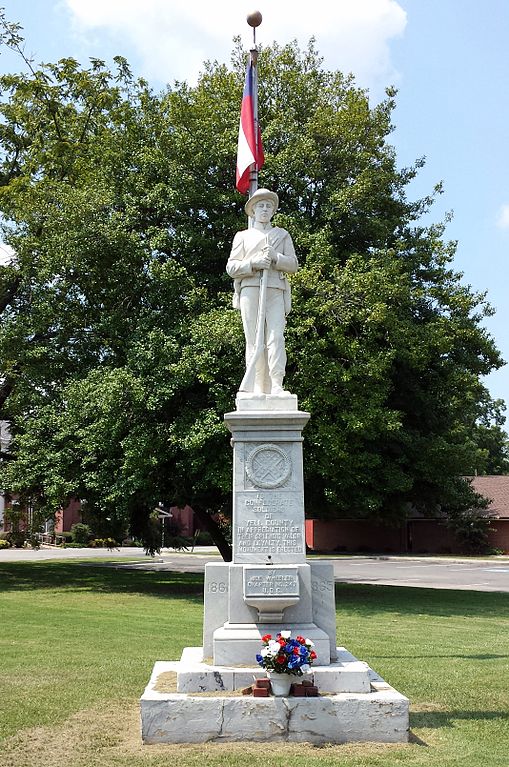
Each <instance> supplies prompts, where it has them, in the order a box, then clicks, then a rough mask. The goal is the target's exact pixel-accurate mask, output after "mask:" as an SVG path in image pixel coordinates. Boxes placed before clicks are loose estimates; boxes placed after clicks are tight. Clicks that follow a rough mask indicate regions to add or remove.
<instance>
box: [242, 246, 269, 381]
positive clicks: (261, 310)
mask: <svg viewBox="0 0 509 767" xmlns="http://www.w3.org/2000/svg"><path fill="white" fill-rule="evenodd" d="M265 244H266V245H268V244H269V236H268V235H267V236H266V238H265ZM268 281H269V270H268V269H263V271H262V276H261V280H260V293H259V296H258V314H257V316H256V333H255V346H254V349H253V353H252V355H251V359H250V360H249V362H248V364H247V366H246V372H245V373H244V378H243V379H242V382H241V384H240V387H239V391H245V392H252V391H253V389H254V379H255V374H256V363H257V362H258V359H259V357H260V354H263V351H264V349H265V313H266V307H267V283H268Z"/></svg>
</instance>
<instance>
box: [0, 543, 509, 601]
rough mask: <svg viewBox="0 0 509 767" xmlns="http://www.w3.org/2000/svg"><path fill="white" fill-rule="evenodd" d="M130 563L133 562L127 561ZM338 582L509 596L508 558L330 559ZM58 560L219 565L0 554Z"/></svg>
mask: <svg viewBox="0 0 509 767" xmlns="http://www.w3.org/2000/svg"><path fill="white" fill-rule="evenodd" d="M126 558H129V559H130V561H129V562H127V561H125V560H126ZM324 558H325V559H331V561H333V563H334V576H335V579H336V580H337V581H339V582H341V583H373V584H383V585H390V586H413V587H422V588H435V589H469V590H474V591H504V592H509V557H497V558H493V559H486V560H475V559H470V560H461V559H443V558H439V557H436V558H418V557H416V558H409V557H343V558H329V557H324ZM54 559H87V560H97V559H108V560H110V561H111V562H114V563H115V565H116V566H117V567H129V568H140V569H150V570H152V569H154V570H177V571H182V572H197V573H198V572H203V570H204V568H205V564H206V563H207V562H208V561H215V562H220V561H221V560H220V558H219V557H218V556H217V550H216V549H215V548H214V547H201V548H200V549H197V550H196V552H195V553H193V554H191V553H189V552H174V551H173V550H171V549H165V550H164V551H163V553H162V555H161V556H155V557H146V556H144V555H143V552H142V551H141V550H140V549H135V548H123V549H117V550H115V551H113V552H108V551H106V550H104V549H40V550H39V551H31V550H17V549H8V550H7V551H1V552H0V564H1V563H2V562H16V561H18V562H19V561H25V562H27V561H33V562H38V561H48V560H54Z"/></svg>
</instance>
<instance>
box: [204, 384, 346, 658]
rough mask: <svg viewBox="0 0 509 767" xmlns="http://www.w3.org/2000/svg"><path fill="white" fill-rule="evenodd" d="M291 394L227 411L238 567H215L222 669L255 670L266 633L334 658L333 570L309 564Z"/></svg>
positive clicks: (240, 400) (211, 644) (212, 631)
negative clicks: (302, 640)
mask: <svg viewBox="0 0 509 767" xmlns="http://www.w3.org/2000/svg"><path fill="white" fill-rule="evenodd" d="M308 420H309V413H305V412H301V411H299V409H298V405H297V398H296V397H295V396H293V395H291V396H283V397H281V396H279V397H272V396H270V395H258V396H255V395H242V394H239V395H238V397H237V410H236V411H234V412H232V413H227V414H226V415H225V422H226V424H227V426H228V428H229V430H230V431H231V433H232V446H233V562H232V563H231V564H227V565H226V564H225V565H223V564H217V565H214V564H211V565H207V568H206V574H205V620H204V637H203V646H204V651H205V654H206V657H211V658H212V660H213V663H214V664H216V665H225V664H232V663H233V664H246V663H247V664H250V663H252V662H253V659H254V657H255V655H256V653H257V652H259V649H260V646H261V641H260V640H261V637H262V636H263V635H264V634H266V633H273V634H275V633H277V631H280V630H281V629H286V630H289V631H292V634H293V635H294V636H295V635H297V634H305V635H306V637H308V638H309V639H311V640H312V641H313V642H314V644H315V651H316V653H317V656H318V658H317V661H318V662H319V663H322V664H324V665H325V664H328V663H330V660H331V658H332V659H334V658H335V648H336V623H335V604H334V578H333V573H332V567H331V566H330V565H325V567H323V566H322V567H320V565H317V566H316V567H314V566H312V565H309V564H307V563H306V541H305V523H304V480H303V468H302V429H303V428H304V426H305V425H306V423H307V422H308Z"/></svg>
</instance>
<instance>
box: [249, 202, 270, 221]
mask: <svg viewBox="0 0 509 767" xmlns="http://www.w3.org/2000/svg"><path fill="white" fill-rule="evenodd" d="M273 214H274V205H273V204H272V202H271V201H270V200H259V202H257V203H256V205H255V206H254V219H255V221H257V222H259V223H260V224H267V223H268V222H269V221H270V219H271V218H272V216H273Z"/></svg>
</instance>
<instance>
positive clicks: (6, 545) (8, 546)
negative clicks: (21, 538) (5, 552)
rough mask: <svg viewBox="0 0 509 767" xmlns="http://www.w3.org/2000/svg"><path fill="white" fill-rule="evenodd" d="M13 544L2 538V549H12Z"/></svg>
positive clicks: (0, 546)
mask: <svg viewBox="0 0 509 767" xmlns="http://www.w3.org/2000/svg"><path fill="white" fill-rule="evenodd" d="M10 547H11V544H10V543H9V541H8V540H7V539H6V538H0V549H10Z"/></svg>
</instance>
